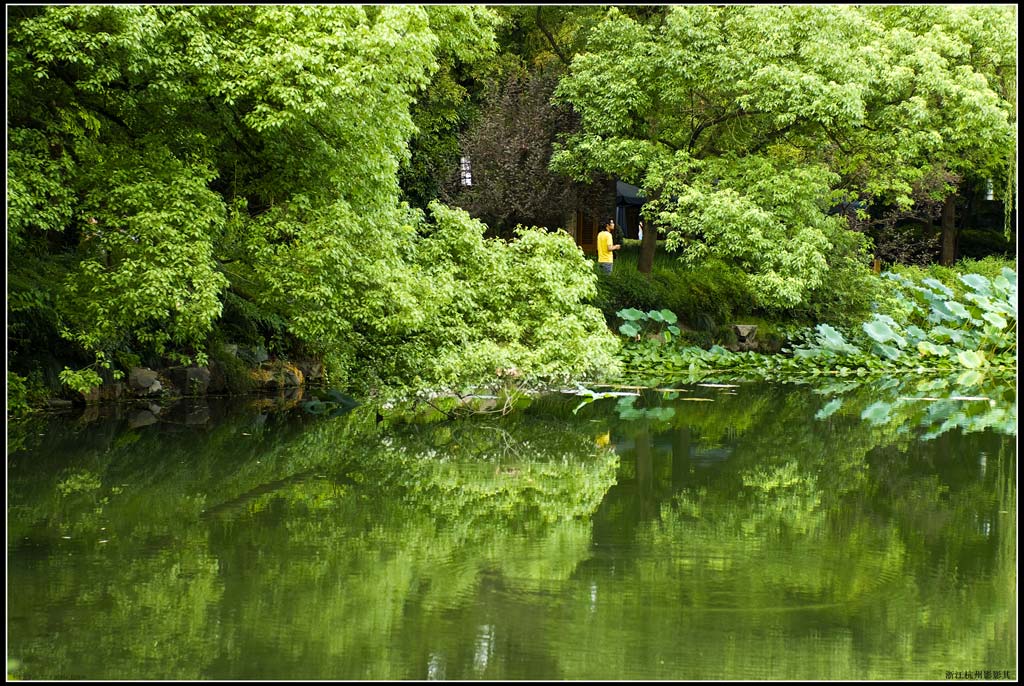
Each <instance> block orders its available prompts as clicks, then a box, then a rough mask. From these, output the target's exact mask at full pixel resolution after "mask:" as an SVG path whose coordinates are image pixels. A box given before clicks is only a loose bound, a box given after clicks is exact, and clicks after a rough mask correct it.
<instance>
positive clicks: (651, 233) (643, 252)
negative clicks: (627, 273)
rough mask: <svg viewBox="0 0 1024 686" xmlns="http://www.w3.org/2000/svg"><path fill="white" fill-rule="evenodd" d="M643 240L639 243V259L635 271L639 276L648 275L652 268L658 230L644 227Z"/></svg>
mask: <svg viewBox="0 0 1024 686" xmlns="http://www.w3.org/2000/svg"><path fill="white" fill-rule="evenodd" d="M644 228H645V229H647V230H646V231H644V239H643V240H642V241H640V258H639V259H638V260H637V263H636V270H637V271H638V272H640V273H641V274H650V273H651V269H653V268H654V251H655V249H656V248H657V247H658V229H656V228H655V227H653V226H646V227H644Z"/></svg>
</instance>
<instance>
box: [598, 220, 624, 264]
mask: <svg viewBox="0 0 1024 686" xmlns="http://www.w3.org/2000/svg"><path fill="white" fill-rule="evenodd" d="M614 230H615V220H614V219H609V220H608V222H607V223H606V224H605V225H604V229H603V230H602V231H601V232H600V233H598V234H597V263H598V265H600V267H601V269H603V270H604V273H605V274H611V273H612V266H613V265H614V263H615V256H614V255H612V252H613V251H615V250H618V249H619V248H621V247H622V246H621V245H618V244H616V243H615V239H614V238H613V237H612V231H614Z"/></svg>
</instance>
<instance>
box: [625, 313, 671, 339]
mask: <svg viewBox="0 0 1024 686" xmlns="http://www.w3.org/2000/svg"><path fill="white" fill-rule="evenodd" d="M615 314H616V315H618V316H619V317H621V318H622V319H623V320H624V321H623V323H622V324H621V325H619V333H621V334H622V335H623V336H626V337H627V338H634V339H635V340H640V339H641V338H650V339H656V340H658V341H659V342H664V343H671V342H672V337H673V336H678V335H679V327H678V326H676V322H677V321H678V320H679V319H678V317H676V315H675V312H672V311H671V310H664V309H663V310H650V311H649V312H641V311H640V310H636V309H633V308H629V309H625V310H619V311H618V312H616V313H615Z"/></svg>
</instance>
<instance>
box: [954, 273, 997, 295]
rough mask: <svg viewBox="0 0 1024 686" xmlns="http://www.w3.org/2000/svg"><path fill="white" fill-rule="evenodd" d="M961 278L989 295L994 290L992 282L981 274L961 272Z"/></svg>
mask: <svg viewBox="0 0 1024 686" xmlns="http://www.w3.org/2000/svg"><path fill="white" fill-rule="evenodd" d="M960 280H961V281H963V282H964V283H965V284H967V285H968V286H970V287H971V288H973V289H974V290H975V291H977V292H978V293H983V294H986V295H987V294H989V293H991V292H992V283H991V282H990V281H989V280H988V279H987V278H986V277H984V276H982V275H981V274H961V275H960Z"/></svg>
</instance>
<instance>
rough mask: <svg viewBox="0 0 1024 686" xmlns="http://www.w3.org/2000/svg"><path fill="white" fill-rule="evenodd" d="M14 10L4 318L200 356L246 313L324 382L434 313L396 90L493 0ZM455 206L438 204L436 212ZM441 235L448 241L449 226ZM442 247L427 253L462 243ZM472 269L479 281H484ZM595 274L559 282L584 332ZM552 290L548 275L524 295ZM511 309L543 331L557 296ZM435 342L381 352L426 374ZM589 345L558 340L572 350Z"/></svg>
mask: <svg viewBox="0 0 1024 686" xmlns="http://www.w3.org/2000/svg"><path fill="white" fill-rule="evenodd" d="M11 12H12V14H11V19H12V21H11V28H10V51H9V58H8V76H9V84H10V91H9V104H10V115H9V126H8V142H9V146H10V148H11V156H10V159H9V168H8V176H9V188H10V190H9V217H8V219H9V221H8V224H9V227H10V232H9V235H8V245H9V247H10V248H11V250H12V252H13V253H14V254H15V255H16V256H18V259H16V260H14V261H12V263H13V264H14V265H15V269H16V270H18V269H19V265H20V264H22V262H21V260H20V257H21V256H24V258H25V262H24V265H26V266H24V268H23V269H24V272H23V273H19V278H20V282H19V283H20V284H21V285H20V286H19V288H18V289H17V290H18V298H17V302H18V303H19V304H18V305H17V306H16V307H15V308H14V309H15V312H16V314H17V316H19V317H22V320H21V323H24V320H25V319H30V318H33V317H34V318H36V319H42V320H45V322H46V324H48V325H49V326H50V327H51V328H52V330H54V331H55V332H59V333H60V334H61V335H62V336H64V337H65V338H66V339H68V340H70V341H73V342H74V343H75V344H76V345H77V346H78V349H79V350H80V351H81V352H82V353H83V354H85V355H94V356H95V360H96V362H99V364H100V366H101V367H102V366H104V365H110V364H111V361H112V360H114V359H115V358H118V356H119V355H121V356H122V357H123V356H124V355H135V356H138V355H147V354H148V355H158V356H167V355H172V356H173V355H177V356H179V357H180V359H182V360H183V361H184V360H189V359H191V360H196V361H199V362H200V363H202V362H203V361H205V358H206V351H207V348H208V345H209V343H210V338H211V336H214V337H215V336H216V335H217V333H218V332H217V331H216V327H215V324H217V323H218V322H221V321H225V320H240V319H241V320H246V321H247V322H249V323H250V324H253V326H250V328H255V329H256V330H255V332H254V333H253V336H254V338H258V339H260V340H261V341H267V342H269V344H270V346H271V347H272V348H273V347H277V348H278V350H279V351H281V352H283V351H289V350H290V351H295V350H299V351H306V352H307V353H309V354H313V355H317V356H320V357H323V358H324V359H325V360H326V361H327V362H328V368H329V370H331V371H332V372H333V373H334V374H335V378H336V379H338V380H339V381H343V380H344V379H345V378H346V375H347V370H348V369H351V368H352V367H353V366H354V365H355V364H357V362H358V363H359V364H365V365H368V366H369V367H370V369H376V370H377V372H379V373H383V372H381V370H382V369H384V368H385V367H387V366H389V365H395V364H396V360H395V358H394V352H395V350H394V349H389V341H391V340H393V339H394V338H395V337H396V336H400V337H401V338H402V345H404V346H405V347H406V348H408V347H409V345H410V342H412V343H414V342H415V341H416V340H417V339H419V338H422V337H423V336H422V334H423V332H424V331H425V330H433V329H437V328H438V327H443V326H444V322H441V321H438V320H437V317H438V316H439V314H440V312H441V310H443V309H444V305H443V302H444V301H445V299H446V298H458V297H460V296H459V294H458V293H457V292H454V291H447V292H444V293H441V292H431V285H436V284H437V283H439V282H441V281H444V280H445V279H444V278H441V279H440V281H439V280H438V275H437V274H436V273H429V272H430V271H431V270H429V269H428V268H427V267H426V266H425V265H423V263H422V259H423V258H422V255H423V254H426V253H427V252H431V254H433V249H432V248H429V246H428V245H427V244H423V245H421V238H422V236H423V235H425V234H430V233H434V232H435V230H436V229H438V227H436V226H433V225H432V224H430V223H429V221H430V220H429V219H428V217H427V216H426V215H424V214H423V213H422V212H417V211H413V210H410V209H409V208H408V206H407V205H405V204H404V203H401V202H400V189H399V170H400V169H401V167H402V165H403V164H404V163H406V162H407V161H408V160H409V147H408V142H409V139H410V137H411V136H412V135H413V133H414V131H415V124H414V120H413V117H412V114H411V111H412V107H413V104H414V103H415V102H416V99H417V97H419V96H420V94H421V93H422V92H423V91H424V90H425V89H426V88H427V86H428V85H429V84H430V83H431V77H432V75H433V74H434V73H435V72H436V71H437V70H438V68H439V65H440V64H441V63H442V62H444V63H454V62H458V61H461V62H467V61H471V60H472V59H475V56H479V55H481V54H487V53H488V52H493V50H494V35H493V24H494V23H495V21H496V19H495V16H494V14H493V13H492V12H491V11H490V10H487V9H485V8H482V7H473V6H454V5H452V6H380V7H361V6H309V5H302V6H189V7H181V6H62V7H56V6H54V7H45V8H43V7H22V8H12V10H11ZM449 216H450V215H448V214H445V213H444V211H443V210H438V211H437V212H435V213H434V214H432V215H431V218H433V217H442V218H443V219H441V220H439V221H442V222H444V221H448V218H449ZM452 221H455V220H452ZM460 226H462V225H460ZM464 227H465V228H466V230H469V231H481V232H482V231H483V227H481V226H480V225H479V224H466V225H464ZM439 235H448V236H450V237H451V239H452V240H453V241H460V240H463V239H464V238H465V237H464V236H463V235H462V234H458V235H455V234H452V233H451V232H448V233H445V231H444V230H443V227H442V228H441V229H440V231H439ZM465 240H470V239H468V238H465ZM449 247H450V248H451V250H448V249H445V250H441V251H440V252H441V253H442V254H444V255H447V254H449V253H456V252H458V246H457V245H452V246H449ZM527 250H529V248H527ZM55 255H56V256H60V257H61V259H62V260H63V262H61V265H62V270H58V273H57V274H56V276H57V279H56V283H53V282H52V281H46V282H43V281H42V280H41V277H34V276H33V273H32V268H31V267H29V266H27V265H29V263H30V261H31V259H32V258H33V256H35V257H37V258H39V259H40V260H44V261H47V260H52V259H54V256H55ZM549 257H550V259H551V260H553V262H552V264H558V263H559V262H560V261H562V260H563V257H564V258H565V259H566V260H568V262H566V263H565V265H564V266H565V269H564V270H560V269H548V270H547V272H548V273H549V274H552V275H553V276H557V278H559V279H561V278H562V276H559V274H578V273H579V268H578V265H579V264H580V263H582V257H577V256H576V255H572V254H569V253H568V252H567V251H565V250H562V251H560V252H558V251H556V252H555V253H552V254H550V255H549ZM446 259H447V258H446ZM441 263H442V262H438V263H435V265H434V266H435V267H436V265H437V264H441ZM443 263H444V264H449V266H451V265H450V263H449V262H447V261H445V262H443ZM573 265H576V266H573ZM549 266H550V265H549ZM433 271H434V272H436V269H433ZM447 278H450V277H447ZM474 278H481V279H483V280H484V281H482V282H481V283H493V279H494V278H495V275H494V274H479V275H476V276H474ZM573 278H576V277H573ZM592 282H593V279H592V278H590V279H589V280H588V279H587V278H583V279H582V281H579V284H578V287H579V288H580V289H582V290H580V291H578V292H577V293H575V294H567V293H558V295H557V297H558V299H559V302H562V303H574V305H571V306H570V307H576V308H577V311H576V312H575V313H574V314H573V316H578V317H580V318H581V322H582V321H585V322H588V323H586V324H581V325H582V326H584V327H589V328H588V330H589V331H592V332H599V329H597V328H596V323H595V322H596V321H597V319H596V318H595V317H594V316H593V312H596V311H591V314H587V313H586V312H585V310H587V309H588V308H585V307H584V306H582V305H580V304H579V303H580V300H581V297H582V296H583V295H584V294H585V293H586V292H587V290H588V289H592V288H593V283H592ZM465 285H466V287H467V288H470V289H471V288H473V287H474V284H473V283H470V282H467V283H466V284H465ZM523 288H526V290H529V287H528V286H525V285H523ZM551 290H552V288H550V287H549V284H547V283H546V282H543V283H541V284H540V291H538V293H540V292H543V293H544V294H545V295H544V297H550V295H549V293H550V292H551ZM507 295H510V292H508V293H507ZM567 295H568V297H566V296H567ZM523 306H530V307H536V308H537V310H538V312H540V313H541V314H540V315H539V316H540V319H539V320H537V319H522V318H520V321H522V322H524V323H525V322H531V323H532V324H535V325H537V327H536V328H537V329H538V330H541V331H543V330H544V329H545V328H546V327H547V328H550V327H551V325H550V324H545V321H546V320H547V318H549V317H553V316H555V314H554V313H556V312H559V311H560V310H561V308H557V307H556V308H553V309H551V311H550V312H547V311H545V310H544V308H543V303H542V302H526V303H524V304H523ZM515 309H516V305H515V304H514V303H509V304H508V306H504V307H503V306H501V305H495V310H494V317H496V318H498V319H501V318H502V317H503V316H509V317H514V316H515ZM18 323H19V322H16V324H18ZM509 323H510V322H509ZM502 327H504V328H502ZM498 328H499V329H502V330H503V331H505V333H506V334H507V335H509V336H511V335H513V334H512V333H510V332H512V331H516V332H520V334H521V335H524V336H525V335H530V336H532V335H534V333H533V332H529V334H527V332H526V331H525V330H523V329H521V328H519V327H517V326H511V328H509V325H506V323H502V324H501V326H499V327H498ZM492 333H493V332H490V331H475V332H474V333H473V336H477V337H479V336H490V335H491V334H492ZM435 340H436V337H435ZM497 340H499V341H500V342H507V339H506V338H505V337H502V336H498V337H497ZM450 343H451V345H453V346H462V347H463V348H464V347H465V345H464V344H465V343H466V341H465V340H453V341H451V342H450ZM458 349H459V348H458V347H456V348H455V349H454V350H455V351H457V350H458ZM564 351H565V348H564V346H560V350H559V351H558V352H557V355H561V356H563V357H564ZM549 352H552V351H550V350H549ZM429 353H430V354H428V351H426V350H420V351H419V352H418V353H417V354H416V355H415V356H413V358H408V359H401V360H397V363H398V366H404V367H406V368H408V367H410V366H417V367H418V368H419V375H420V376H422V377H424V378H426V379H433V380H434V381H438V380H439V379H438V374H440V372H438V373H437V374H435V373H434V372H435V369H434V364H433V360H434V359H435V357H436V359H441V360H443V359H445V358H446V355H447V354H448V351H446V350H444V349H441V350H432V351H429ZM452 354H453V355H454V354H458V353H457V352H452ZM468 354H469V353H466V352H463V355H468ZM531 354H532V355H533V358H534V359H543V358H545V355H546V353H544V352H543V351H541V350H534V351H533V353H531ZM366 355H369V357H365V356H366ZM432 355H433V356H432ZM506 357H511V358H513V359H511V360H509V363H510V364H527V361H525V360H519V359H515V355H514V354H511V353H510V354H509V355H506ZM584 357H585V356H584V355H581V354H574V359H575V360H576V361H577V363H579V364H581V365H584V366H585V365H586V364H587V363H586V362H585V360H584ZM599 357H600V356H599ZM88 359H89V358H88V357H85V358H84V361H88ZM136 359H137V358H136ZM413 359H415V360H416V362H413V361H412V360H413ZM559 359H561V358H559ZM541 364H542V366H543V365H544V364H547V363H541ZM552 366H553V365H552V364H547V367H545V368H551V367H552ZM492 371H493V370H492ZM560 371H564V370H560ZM374 376H375V373H374V372H371V373H370V374H369V375H366V374H364V375H363V378H373V377H374ZM66 378H70V377H66ZM82 381H83V383H84V384H85V385H90V384H92V383H94V382H96V381H98V377H96V376H95V375H94V374H93V375H89V376H87V377H86V378H84V379H83V380H82Z"/></svg>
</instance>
